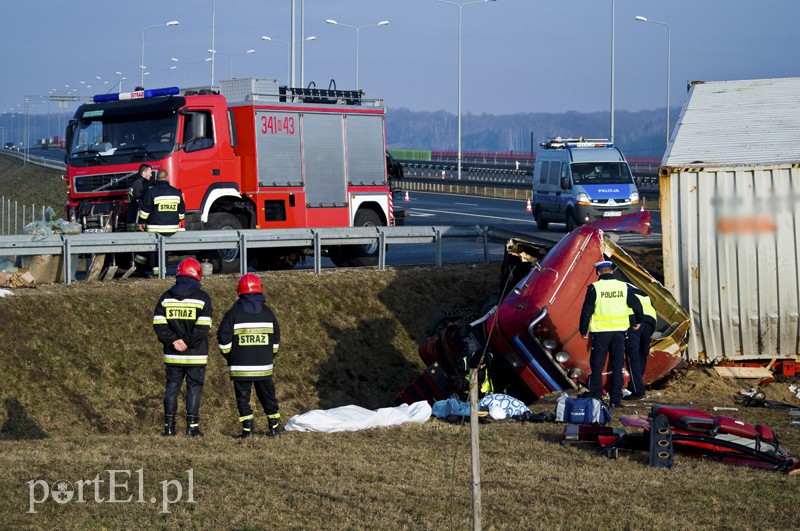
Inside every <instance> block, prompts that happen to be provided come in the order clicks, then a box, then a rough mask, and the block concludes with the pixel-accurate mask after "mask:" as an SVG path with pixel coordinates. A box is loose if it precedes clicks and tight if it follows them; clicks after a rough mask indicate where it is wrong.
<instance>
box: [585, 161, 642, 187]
mask: <svg viewBox="0 0 800 531" xmlns="http://www.w3.org/2000/svg"><path fill="white" fill-rule="evenodd" d="M571 166H572V182H573V183H574V184H630V183H632V182H633V177H632V176H631V170H630V168H628V165H627V164H626V163H624V162H577V163H573V164H572V165H571Z"/></svg>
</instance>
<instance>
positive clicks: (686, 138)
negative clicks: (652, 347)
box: [660, 78, 800, 361]
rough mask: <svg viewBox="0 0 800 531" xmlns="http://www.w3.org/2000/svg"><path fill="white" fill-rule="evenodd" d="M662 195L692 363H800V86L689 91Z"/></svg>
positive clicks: (669, 266) (667, 256)
mask: <svg viewBox="0 0 800 531" xmlns="http://www.w3.org/2000/svg"><path fill="white" fill-rule="evenodd" d="M770 82H774V83H770ZM795 114H796V115H797V116H796V118H797V119H787V117H788V115H792V116H794V115H795ZM715 132H716V134H715ZM721 133H724V134H721ZM767 146H768V147H767ZM747 161H750V162H749V163H748V162H747ZM769 161H771V162H769ZM660 188H661V215H662V233H663V249H664V251H663V252H664V281H665V282H664V283H665V286H666V287H667V289H669V290H670V291H671V292H672V293H673V294H674V295H675V296H676V298H677V299H678V301H679V302H680V303H681V304H682V305H683V307H684V308H686V309H687V310H688V312H689V314H690V316H691V322H692V328H691V330H690V340H689V347H688V349H687V353H688V356H689V359H694V360H709V361H713V360H721V359H729V360H735V361H741V360H745V359H772V358H779V359H787V358H798V357H800V318H799V316H800V303H799V302H798V301H800V223H798V217H797V215H796V213H797V212H798V208H799V207H800V78H791V79H780V80H747V81H739V82H737V81H726V82H707V83H700V84H695V85H693V86H692V89H691V91H690V94H689V99H688V101H687V103H686V106H685V107H684V109H683V111H682V112H681V117H680V119H679V121H678V124H677V125H676V129H675V132H674V134H673V137H672V139H671V143H670V147H669V150H668V151H667V153H666V154H665V157H664V160H663V161H662V167H661V177H660Z"/></svg>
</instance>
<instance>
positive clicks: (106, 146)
mask: <svg viewBox="0 0 800 531" xmlns="http://www.w3.org/2000/svg"><path fill="white" fill-rule="evenodd" d="M87 115H89V116H87ZM70 127H71V129H72V131H70V132H71V135H69V137H70V138H71V142H70V145H68V146H67V160H68V163H69V164H70V165H71V166H76V167H77V166H89V165H92V166H95V165H98V164H125V163H131V162H144V161H150V160H154V159H159V158H163V157H165V156H166V155H168V154H169V153H171V152H172V151H173V150H174V149H175V134H176V131H177V127H178V117H177V114H175V113H174V112H166V113H158V114H156V115H154V114H135V115H134V114H126V115H122V116H119V115H117V116H114V115H112V114H111V113H95V115H90V113H88V112H87V113H84V116H83V117H81V118H79V119H78V120H76V121H73V122H72V123H71V124H70Z"/></svg>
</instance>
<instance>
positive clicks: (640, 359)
mask: <svg viewBox="0 0 800 531" xmlns="http://www.w3.org/2000/svg"><path fill="white" fill-rule="evenodd" d="M628 289H629V290H630V291H633V294H634V295H636V298H637V299H639V302H641V303H642V313H643V314H644V317H643V318H642V324H641V326H640V327H639V329H638V330H635V329H633V328H631V329H630V330H628V335H627V337H626V338H625V357H626V358H627V359H628V367H629V369H630V371H631V381H630V384H628V390H629V391H630V392H631V394H630V395H628V396H626V397H625V398H624V399H625V400H642V399H644V398H645V393H644V371H645V369H646V368H647V356H648V355H649V354H650V338H651V337H653V330H655V328H656V323H657V322H658V314H657V313H656V309H655V308H653V302H652V301H651V300H650V297H649V296H648V295H647V293H645V292H644V291H642V290H640V289H638V288H636V287H635V286H632V285H630V284H628Z"/></svg>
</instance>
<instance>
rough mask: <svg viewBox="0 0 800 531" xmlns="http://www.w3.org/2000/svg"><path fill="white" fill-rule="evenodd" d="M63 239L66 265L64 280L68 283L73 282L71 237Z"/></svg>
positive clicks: (64, 263) (64, 262)
mask: <svg viewBox="0 0 800 531" xmlns="http://www.w3.org/2000/svg"><path fill="white" fill-rule="evenodd" d="M62 241H63V242H64V251H63V253H64V254H63V256H64V260H62V262H63V267H64V282H66V283H67V284H72V253H71V252H70V244H69V238H62Z"/></svg>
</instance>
